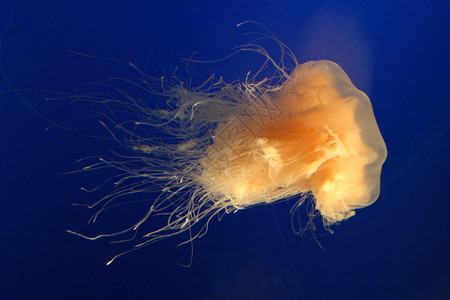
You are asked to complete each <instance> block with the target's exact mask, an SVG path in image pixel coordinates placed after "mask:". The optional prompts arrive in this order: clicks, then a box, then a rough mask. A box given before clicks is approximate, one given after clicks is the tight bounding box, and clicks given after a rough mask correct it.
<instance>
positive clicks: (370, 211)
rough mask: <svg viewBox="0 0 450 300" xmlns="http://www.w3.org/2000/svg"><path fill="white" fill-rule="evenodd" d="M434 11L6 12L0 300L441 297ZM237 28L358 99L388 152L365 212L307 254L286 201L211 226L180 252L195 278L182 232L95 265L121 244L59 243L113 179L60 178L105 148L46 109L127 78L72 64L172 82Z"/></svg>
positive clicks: (34, 8)
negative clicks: (262, 35)
mask: <svg viewBox="0 0 450 300" xmlns="http://www.w3.org/2000/svg"><path fill="white" fill-rule="evenodd" d="M443 2H444V1H336V2H332V1H269V0H258V1H253V0H251V1H222V0H217V1H186V0H167V1H31V0H28V1H26V0H3V1H1V3H0V31H4V30H6V32H5V35H4V39H3V40H2V44H1V51H2V52H1V61H2V64H3V71H4V74H3V76H0V89H1V91H3V92H1V93H0V298H1V299H448V298H449V297H450V272H449V269H450V266H449V261H450V257H449V256H450V255H449V246H448V245H449V235H448V228H449V222H448V216H449V213H450V211H449V205H448V200H449V188H448V183H449V181H450V180H449V174H448V170H449V159H448V149H449V138H448V136H449V122H448V116H449V104H448V103H449V86H450V82H449V71H448V70H449V69H450V64H449V53H450V51H449V50H450V49H449V45H450V40H449V36H450V34H449V28H450V26H449V25H450V24H449V19H448V11H449V10H448V5H447V7H444V4H443ZM246 20H254V21H257V22H260V23H262V24H264V25H265V26H267V28H269V29H270V30H271V31H272V32H273V33H274V34H275V35H277V36H278V37H279V39H280V40H281V41H283V42H284V43H285V44H286V45H288V46H289V47H290V48H291V49H292V51H293V52H294V53H295V55H296V56H297V58H298V60H299V62H300V63H301V62H305V61H308V60H314V59H330V60H333V61H335V62H337V63H338V64H340V65H341V66H342V68H343V69H344V70H345V71H346V72H347V74H348V75H349V77H350V78H351V79H352V80H353V82H354V83H355V85H356V86H357V87H358V88H360V89H362V90H363V91H365V92H366V93H367V94H368V95H369V97H370V98H371V100H372V104H373V108H374V112H375V115H376V118H377V121H378V125H379V127H380V131H381V133H382V135H383V137H384V139H385V142H386V145H387V148H388V158H387V161H386V163H385V165H384V167H383V172H382V176H381V181H382V185H381V195H380V197H379V199H378V201H377V202H376V203H375V204H373V205H372V206H370V207H368V208H366V209H363V210H360V211H357V214H356V216H354V217H352V218H351V219H349V220H348V221H346V222H343V223H342V224H340V225H338V226H334V227H333V230H334V234H329V233H326V232H325V231H324V230H319V232H318V235H317V241H318V242H316V241H315V240H314V239H313V238H311V236H305V238H301V237H299V236H297V235H295V234H294V233H293V232H292V229H291V225H290V214H289V209H290V207H291V205H292V204H293V203H280V204H277V205H274V206H273V207H272V206H261V207H257V208H252V209H249V210H245V211H241V212H239V213H237V214H232V215H226V216H224V217H223V219H222V220H221V221H220V222H218V221H217V220H216V219H214V220H212V221H211V223H210V228H209V232H208V233H207V234H206V235H205V236H204V237H203V238H201V239H199V240H196V241H195V243H194V244H193V246H194V251H193V261H192V266H191V267H190V268H183V267H180V266H179V265H178V264H177V263H181V264H184V263H187V262H189V260H190V255H191V250H190V247H189V246H184V247H180V248H176V245H177V244H178V243H179V242H181V241H183V240H184V239H185V238H186V237H187V236H183V237H179V238H174V239H168V240H165V241H162V242H160V243H157V244H154V245H152V246H150V247H146V248H144V249H142V250H140V251H136V252H134V253H131V254H129V255H126V256H123V257H122V258H121V259H119V260H118V261H116V262H115V263H114V264H112V265H110V266H108V267H106V266H105V263H106V262H107V261H108V260H109V259H110V258H111V257H112V256H114V255H115V254H117V253H118V252H120V251H124V250H126V249H129V247H130V246H131V244H109V243H108V242H107V241H96V242H89V241H86V240H83V239H81V238H77V237H75V236H73V235H69V234H67V233H66V232H65V230H66V229H84V230H87V231H88V232H93V233H94V232H95V230H93V229H92V228H90V227H87V226H85V225H84V224H85V222H86V221H87V220H88V218H89V216H90V213H91V212H90V211H88V210H87V209H83V208H81V207H74V206H72V203H79V202H81V203H91V202H94V201H95V200H97V199H98V198H99V197H101V195H102V194H101V193H85V192H83V191H81V190H80V187H92V186H95V185H96V184H99V183H101V182H102V180H103V179H104V178H105V177H104V176H107V175H108V172H100V173H81V174H80V173H78V174H73V175H63V174H62V173H65V172H68V171H71V170H77V169H79V168H80V167H82V166H83V165H80V164H76V163H75V161H76V160H78V159H80V158H83V157H86V156H90V155H109V153H110V152H108V151H109V149H111V147H114V146H112V145H113V144H112V143H110V142H109V141H107V140H104V139H99V138H95V137H91V136H89V135H97V136H105V134H106V133H105V132H104V131H102V130H101V128H99V127H98V123H97V122H96V120H93V119H92V118H86V116H91V115H93V114H94V112H95V110H96V109H95V107H92V106H89V105H81V104H68V103H67V101H61V100H58V101H48V100H45V99H46V98H47V97H55V96H57V94H55V93H54V92H63V93H64V92H65V93H71V92H72V91H73V89H75V88H76V87H78V86H79V85H81V84H84V83H87V82H104V81H107V80H108V78H109V77H114V76H119V77H122V78H130V79H131V76H135V73H133V72H131V71H130V69H128V68H127V67H125V66H124V65H122V64H120V63H117V62H114V61H112V60H103V59H92V58H88V57H84V56H80V55H76V54H73V53H71V52H69V51H67V50H71V51H75V52H81V53H85V54H88V55H92V56H98V57H104V58H111V59H115V60H120V61H124V62H133V63H134V64H135V65H136V66H138V67H139V68H141V69H142V70H144V71H145V72H147V73H148V74H150V75H151V76H156V77H159V76H161V75H165V74H171V73H172V72H173V70H174V69H175V68H176V67H177V66H178V67H179V68H183V66H184V64H183V62H182V61H181V59H182V58H187V57H190V56H191V55H192V54H193V53H194V52H195V53H196V54H195V56H194V58H197V59H201V60H210V59H217V58H221V57H225V56H227V55H228V54H230V53H231V52H232V51H233V50H232V48H233V47H234V46H236V45H239V44H240V43H242V42H243V41H245V37H242V33H243V32H245V28H244V29H242V28H236V25H237V24H238V23H240V22H242V21H246ZM8 24H9V25H8ZM248 30H250V31H253V30H258V28H257V27H249V29H248ZM269 47H270V46H269ZM269 50H273V51H275V50H276V49H275V47H273V48H269ZM259 62H261V60H260V59H258V58H255V57H253V56H252V55H249V54H246V55H243V56H242V57H236V58H232V59H231V60H230V61H222V62H219V63H216V64H211V65H208V66H204V65H202V66H193V67H192V70H191V72H192V73H193V74H195V75H198V76H200V77H201V76H203V75H204V74H206V73H207V71H208V69H212V70H214V72H216V73H217V74H219V75H223V76H224V78H225V79H226V80H228V81H232V80H234V79H244V78H245V75H246V73H247V72H248V70H254V68H255V66H257V64H258V63H259ZM5 76H6V77H7V79H5ZM11 85H12V86H13V87H14V88H15V89H16V90H18V91H19V93H20V97H23V99H24V100H26V101H27V103H29V104H30V105H31V106H32V107H33V108H34V109H35V110H36V111H37V112H39V113H40V114H42V115H43V116H45V117H46V118H48V119H50V120H51V121H53V122H56V123H59V124H61V126H62V127H66V128H68V129H63V128H58V127H54V126H53V125H52V123H51V122H49V121H48V120H45V119H44V118H42V117H41V116H39V115H38V113H37V112H36V111H33V110H32V109H30V107H28V106H27V105H26V104H25V103H24V102H23V101H22V100H20V98H19V97H18V95H16V94H15V93H12V92H8V91H10V90H11V89H12V87H11ZM47 128H50V129H48V130H46V129H47ZM93 128H99V129H93ZM106 189H107V188H106ZM152 196H154V195H152ZM142 213H143V211H142V206H137V207H134V208H133V207H131V208H130V207H125V208H123V214H124V215H123V216H122V217H121V218H120V220H117V221H116V220H108V214H105V216H104V217H103V218H102V219H101V221H105V222H106V223H107V224H109V225H113V226H114V223H115V222H124V223H126V222H129V221H130V220H131V219H132V217H135V216H140V214H142ZM277 220H278V221H277ZM127 224H128V223H127ZM130 224H131V223H130ZM318 225H320V222H319V223H318ZM319 227H320V226H319ZM95 228H97V227H95ZM90 230H92V231H90ZM99 230H100V229H99ZM319 243H320V246H319Z"/></svg>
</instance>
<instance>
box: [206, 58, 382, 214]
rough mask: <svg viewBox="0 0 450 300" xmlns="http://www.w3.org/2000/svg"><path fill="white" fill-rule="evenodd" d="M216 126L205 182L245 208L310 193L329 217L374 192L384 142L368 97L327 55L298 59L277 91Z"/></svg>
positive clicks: (347, 210) (367, 200) (374, 196)
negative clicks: (316, 59)
mask: <svg viewBox="0 0 450 300" xmlns="http://www.w3.org/2000/svg"><path fill="white" fill-rule="evenodd" d="M247 105H248V106H247V107H245V108H243V110H242V111H241V113H240V114H238V115H237V116H232V117H231V118H230V119H229V120H228V121H227V122H224V123H222V124H220V125H219V126H218V127H217V129H216V132H215V139H214V143H213V144H212V145H210V146H209V147H208V149H207V154H206V156H205V158H204V159H203V162H202V164H203V166H204V170H205V171H204V173H203V176H204V178H203V182H204V185H205V188H206V189H208V190H211V191H212V192H213V193H218V194H223V195H226V198H227V199H229V205H233V206H235V207H239V208H244V207H247V206H249V205H254V204H259V203H272V202H274V201H277V200H281V199H285V198H287V197H290V196H293V195H297V194H304V193H307V192H309V191H310V192H312V194H313V195H314V198H315V208H316V209H317V210H318V211H320V213H321V215H322V216H323V218H324V219H325V220H326V221H328V222H331V223H333V222H336V221H341V220H344V219H347V218H349V217H351V216H353V215H354V214H355V212H354V210H355V209H356V208H363V207H366V206H368V205H370V204H372V203H373V202H374V201H375V200H376V199H377V198H378V195H379V190H380V173H381V166H382V164H383V162H384V161H385V159H386V153H387V152H386V146H385V144H384V141H383V138H382V137H381V134H380V132H379V130H378V126H377V122H376V121H375V117H374V114H373V111H372V106H371V103H370V100H369V98H368V97H367V96H366V95H365V94H364V93H363V92H361V91H360V90H358V89H357V88H356V87H355V86H354V85H353V84H352V82H351V81H350V79H349V78H348V76H347V75H346V74H345V72H344V71H343V70H342V69H341V68H340V67H339V66H338V65H337V64H335V63H333V62H331V61H326V60H322V61H310V62H307V63H304V64H302V65H299V66H297V67H296V68H295V70H294V71H293V73H292V75H291V77H290V78H289V79H288V80H287V81H286V82H285V83H284V84H283V86H282V87H281V88H280V90H279V91H278V92H277V93H274V94H273V95H265V96H264V97H263V99H258V100H256V101H253V102H250V103H247Z"/></svg>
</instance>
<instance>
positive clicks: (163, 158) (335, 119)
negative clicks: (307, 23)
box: [69, 36, 387, 264]
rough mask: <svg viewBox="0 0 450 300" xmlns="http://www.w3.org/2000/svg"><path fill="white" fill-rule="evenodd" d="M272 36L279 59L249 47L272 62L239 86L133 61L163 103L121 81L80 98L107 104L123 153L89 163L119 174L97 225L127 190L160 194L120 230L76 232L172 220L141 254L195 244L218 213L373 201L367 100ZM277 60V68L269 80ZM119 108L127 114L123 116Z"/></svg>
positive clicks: (326, 65)
mask: <svg viewBox="0 0 450 300" xmlns="http://www.w3.org/2000/svg"><path fill="white" fill-rule="evenodd" d="M260 39H261V37H259V38H258V39H255V41H257V42H258V41H260ZM270 39H272V40H274V41H276V42H277V43H278V45H279V46H280V49H281V50H282V51H281V53H282V58H281V60H278V61H276V60H275V59H274V58H272V57H271V56H270V55H269V54H268V53H267V51H266V50H265V49H264V48H263V47H262V46H261V45H260V44H258V43H257V42H252V43H249V44H246V45H243V46H241V47H240V48H239V49H238V52H239V53H240V52H244V51H250V52H253V53H257V54H262V55H263V56H264V57H265V58H266V61H265V63H264V65H263V66H262V67H261V68H260V69H259V70H258V71H257V72H256V73H255V74H253V75H250V74H251V73H250V72H249V74H247V76H246V77H245V80H242V81H239V80H236V81H233V82H232V83H226V82H225V80H224V79H223V78H222V77H219V78H216V76H215V75H212V76H211V77H209V78H207V79H206V80H205V81H203V82H202V83H201V84H199V85H198V86H196V87H192V86H190V85H189V84H188V83H185V82H183V81H181V80H180V79H179V78H178V77H176V76H168V77H161V78H159V79H156V78H150V77H149V76H147V75H145V74H144V73H143V72H141V71H139V69H138V68H137V67H135V66H134V65H130V66H131V67H132V68H134V69H135V70H136V71H137V72H138V73H139V74H140V75H141V76H142V78H143V79H142V80H141V81H140V82H139V83H136V82H133V83H132V84H133V85H134V86H138V87H139V88H142V89H143V90H144V91H145V92H146V93H148V95H149V97H153V98H158V99H160V104H159V105H157V106H155V105H153V104H152V103H153V102H152V101H148V100H145V99H144V100H143V99H141V98H139V97H133V96H132V95H130V94H129V93H126V92H124V91H123V90H122V89H116V94H117V95H115V96H111V95H108V96H106V97H105V96H104V94H99V95H96V96H95V97H94V96H93V94H92V93H86V94H80V95H77V96H76V99H77V100H78V101H89V102H95V103H100V104H103V105H105V107H107V109H106V110H105V111H104V112H103V113H102V114H101V116H102V117H103V118H104V121H102V125H103V126H104V127H105V128H106V129H107V130H108V132H109V134H110V135H111V136H112V137H113V138H114V139H115V140H116V141H117V142H118V143H119V144H120V145H122V146H123V149H125V150H124V151H125V153H121V154H117V155H116V159H106V158H103V157H102V158H97V159H96V160H95V161H94V162H92V163H91V164H88V165H87V166H86V167H85V168H84V169H83V170H84V171H88V170H89V171H90V170H96V169H103V168H105V167H108V168H114V169H116V170H118V171H119V175H115V177H114V180H115V181H114V185H115V188H114V190H113V191H112V192H111V193H109V194H108V195H106V196H105V197H103V198H102V199H101V200H100V201H98V202H96V203H95V204H94V205H91V206H89V207H91V208H94V207H100V208H99V209H98V210H97V212H96V213H95V214H94V215H93V217H92V219H91V221H94V222H95V221H96V219H97V217H98V215H99V214H100V213H101V212H102V211H104V210H105V209H107V208H112V207H117V206H118V205H119V204H120V203H121V202H120V201H122V200H121V199H123V198H125V196H128V195H130V194H139V193H142V194H145V193H147V192H149V191H159V196H158V197H156V198H154V199H148V210H147V211H145V212H143V215H142V216H140V217H139V218H138V219H137V221H136V222H135V223H134V224H133V225H132V226H131V227H127V228H125V229H123V230H121V231H119V232H115V233H111V234H101V235H98V236H94V237H89V236H86V235H83V234H80V233H77V232H75V231H71V230H69V232H71V233H74V234H77V235H79V236H82V237H84V238H87V239H91V240H94V239H98V238H100V237H113V236H118V235H122V234H125V233H127V232H131V233H132V234H133V236H136V233H137V231H138V230H139V229H140V228H141V227H142V225H143V224H144V223H149V222H151V219H152V218H153V217H155V216H163V217H164V218H165V223H164V226H162V227H160V228H152V229H151V230H150V231H149V232H146V233H144V234H142V235H141V238H142V241H141V242H140V243H137V244H136V245H135V246H134V247H133V248H132V249H131V250H130V251H133V250H136V249H139V248H141V247H143V246H146V245H148V244H151V243H153V242H156V241H158V240H161V239H163V238H167V237H170V236H174V235H178V234H180V233H183V232H186V231H188V232H189V237H190V238H189V239H188V241H187V242H191V241H192V240H193V239H195V238H198V237H201V236H202V235H204V234H205V233H206V231H207V227H208V223H209V222H210V220H211V219H212V218H213V217H214V216H217V217H218V218H219V219H220V218H221V217H223V216H224V215H225V214H229V213H232V212H236V211H239V210H243V209H247V208H250V207H253V206H256V205H263V204H271V203H275V202H279V201H282V200H285V199H293V198H294V199H296V203H295V205H294V208H293V213H295V212H294V211H295V209H298V208H299V207H300V205H302V204H303V203H304V202H305V201H307V200H308V199H309V201H311V204H312V210H313V213H312V214H311V216H314V217H315V216H317V215H320V216H321V218H322V221H323V224H324V225H325V226H327V227H329V226H331V225H333V224H336V223H339V222H341V221H343V220H346V219H348V218H350V217H352V216H353V215H355V210H356V209H361V208H364V207H367V206H369V205H371V204H372V203H374V202H375V201H376V200H377V198H378V196H379V193H380V175H381V168H382V165H383V163H384V161H385V159H386V156H387V150H386V145H385V143H384V141H383V138H382V136H381V134H380V131H379V128H378V125H377V122H376V119H375V116H374V113H373V109H372V105H371V102H370V100H369V98H368V96H367V95H366V94H365V93H364V92H362V91H360V90H358V89H357V88H356V87H355V86H354V85H353V83H352V82H351V80H350V79H349V77H348V76H347V74H346V73H345V72H344V70H343V69H342V68H341V67H340V66H338V65H337V64H336V63H334V62H331V61H328V60H318V61H309V62H305V63H303V64H300V63H298V62H297V59H296V58H295V56H294V55H293V53H292V51H291V50H290V49H289V48H287V46H285V45H284V44H283V43H281V42H280V41H279V40H278V39H276V38H275V37H273V36H271V37H270ZM287 60H290V62H292V65H293V66H292V67H287V65H288V64H287V63H286V61H287ZM268 66H270V67H272V68H273V70H274V72H273V76H271V77H263V78H260V77H261V74H262V72H263V70H265V69H266V68H267V67H268ZM127 81H128V80H127ZM118 112H120V114H123V113H125V114H126V115H127V117H126V119H125V120H122V121H119V120H118V119H119V118H118V117H117V114H118ZM130 116H131V117H130ZM196 226H197V227H198V229H197V230H196V231H195V230H193V229H194V228H195V227H196ZM127 252H128V251H127ZM127 252H124V253H127ZM124 253H121V254H119V255H117V256H115V257H114V258H113V259H112V260H111V261H109V262H108V264H110V263H111V262H112V261H113V260H114V259H115V258H117V257H118V256H120V255H123V254H124Z"/></svg>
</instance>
